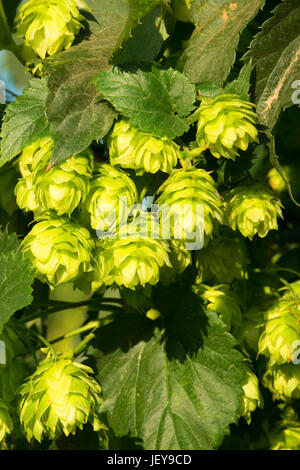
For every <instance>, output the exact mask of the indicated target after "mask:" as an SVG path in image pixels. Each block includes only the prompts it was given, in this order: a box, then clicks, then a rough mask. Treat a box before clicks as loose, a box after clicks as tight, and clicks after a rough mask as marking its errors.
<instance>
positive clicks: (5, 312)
mask: <svg viewBox="0 0 300 470" xmlns="http://www.w3.org/2000/svg"><path fill="white" fill-rule="evenodd" d="M18 248H19V241H18V239H17V237H16V235H15V234H13V235H8V234H7V233H6V232H4V233H0V333H1V332H2V329H3V326H4V325H5V323H7V321H8V320H9V319H10V317H11V316H12V315H13V314H14V313H15V312H16V311H17V310H20V309H21V308H23V307H26V306H27V305H29V304H30V303H31V302H32V296H31V293H32V289H31V284H32V283H33V274H32V270H31V265H30V263H29V261H28V260H25V259H24V255H23V252H22V251H21V250H18Z"/></svg>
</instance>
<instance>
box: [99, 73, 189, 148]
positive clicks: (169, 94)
mask: <svg viewBox="0 0 300 470" xmlns="http://www.w3.org/2000/svg"><path fill="white" fill-rule="evenodd" d="M93 83H95V85H96V87H97V88H98V90H99V91H101V92H102V93H103V95H104V97H105V98H106V99H107V100H108V101H110V102H111V103H112V104H113V105H114V107H115V108H116V109H117V111H119V112H121V113H122V114H123V115H124V116H126V117H128V118H129V119H130V121H131V122H132V124H134V125H136V126H137V127H139V128H140V129H142V130H144V131H146V132H150V133H152V134H153V135H156V136H158V137H168V138H169V139H173V138H174V137H177V136H180V135H182V134H183V133H184V132H186V131H187V130H188V128H189V125H188V123H187V120H186V119H185V117H186V116H187V115H188V114H189V113H190V112H191V111H192V109H193V107H194V102H195V99H196V96H195V87H194V86H193V85H192V84H191V83H190V82H189V80H188V79H187V78H186V77H185V76H184V75H182V74H181V73H180V72H177V71H175V70H173V69H168V70H159V69H155V68H153V70H152V71H151V72H144V71H142V70H137V71H136V72H132V73H131V72H125V71H122V70H121V69H118V68H115V69H113V70H108V71H105V72H102V73H100V74H98V75H97V77H95V79H94V80H93Z"/></svg>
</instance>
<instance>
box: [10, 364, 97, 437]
mask: <svg viewBox="0 0 300 470" xmlns="http://www.w3.org/2000/svg"><path fill="white" fill-rule="evenodd" d="M92 372H93V371H92V369H90V367H87V366H85V365H83V364H80V363H77V362H73V361H72V360H71V359H68V358H59V359H53V358H50V357H48V358H46V359H45V360H44V361H43V362H41V363H40V365H39V366H38V368H37V370H36V371H35V372H34V374H33V375H32V376H31V377H29V378H28V380H27V381H26V382H25V383H24V384H23V385H22V387H21V389H20V392H19V394H20V397H21V398H20V403H19V412H20V421H21V424H22V425H23V426H24V430H25V433H26V436H27V439H28V441H30V440H31V439H32V438H35V439H36V440H37V441H38V442H41V441H42V439H43V437H49V438H50V439H57V438H58V437H59V436H60V435H62V434H65V435H66V436H68V435H69V434H75V432H76V430H77V429H82V428H83V425H84V424H86V423H87V422H88V421H90V422H91V423H92V425H93V428H94V430H95V431H97V430H99V429H101V427H102V428H104V426H103V425H102V424H101V423H100V422H99V420H98V419H97V417H96V410H97V407H98V406H100V405H101V403H102V399H101V395H100V394H101V388H100V385H99V384H98V382H96V381H95V380H94V379H93V378H92V377H91V374H92Z"/></svg>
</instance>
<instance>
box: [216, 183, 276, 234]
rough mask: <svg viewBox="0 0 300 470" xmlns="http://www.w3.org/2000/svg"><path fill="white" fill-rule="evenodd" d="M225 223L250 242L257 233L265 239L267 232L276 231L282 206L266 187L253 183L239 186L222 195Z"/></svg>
mask: <svg viewBox="0 0 300 470" xmlns="http://www.w3.org/2000/svg"><path fill="white" fill-rule="evenodd" d="M224 197H225V201H226V210H225V222H226V223H227V225H228V226H229V227H231V228H232V230H237V229H239V231H240V232H241V234H242V235H243V236H244V237H249V238H250V240H252V238H253V237H254V235H255V234H256V233H257V234H258V235H259V236H260V237H261V238H263V237H265V236H266V235H267V233H268V232H269V230H277V229H278V224H277V217H278V216H279V217H282V211H281V207H282V204H281V202H280V200H279V199H278V198H277V196H276V195H275V194H274V193H273V191H272V190H271V189H270V188H269V187H268V186H266V185H264V184H261V183H254V184H252V185H239V186H237V187H236V188H235V189H232V190H231V191H229V192H227V193H226V194H224Z"/></svg>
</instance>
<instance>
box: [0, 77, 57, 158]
mask: <svg viewBox="0 0 300 470" xmlns="http://www.w3.org/2000/svg"><path fill="white" fill-rule="evenodd" d="M48 91H49V90H48V88H47V85H46V81H45V80H44V79H43V80H39V79H33V80H31V81H30V84H29V86H28V87H27V88H25V90H24V91H23V94H22V95H21V96H19V97H18V98H17V99H16V101H14V102H13V103H11V104H10V105H8V106H7V108H6V111H5V115H4V118H3V126H2V132H1V137H2V141H1V157H0V166H2V165H4V164H5V163H6V162H8V161H10V160H12V159H13V158H14V157H15V156H16V155H18V154H19V153H20V152H21V151H22V150H23V149H24V148H25V147H26V146H27V145H30V144H32V143H33V142H34V141H35V140H37V139H39V138H41V137H45V136H46V135H48V133H49V125H48V122H47V118H46V115H45V102H46V99H47V96H48Z"/></svg>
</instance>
